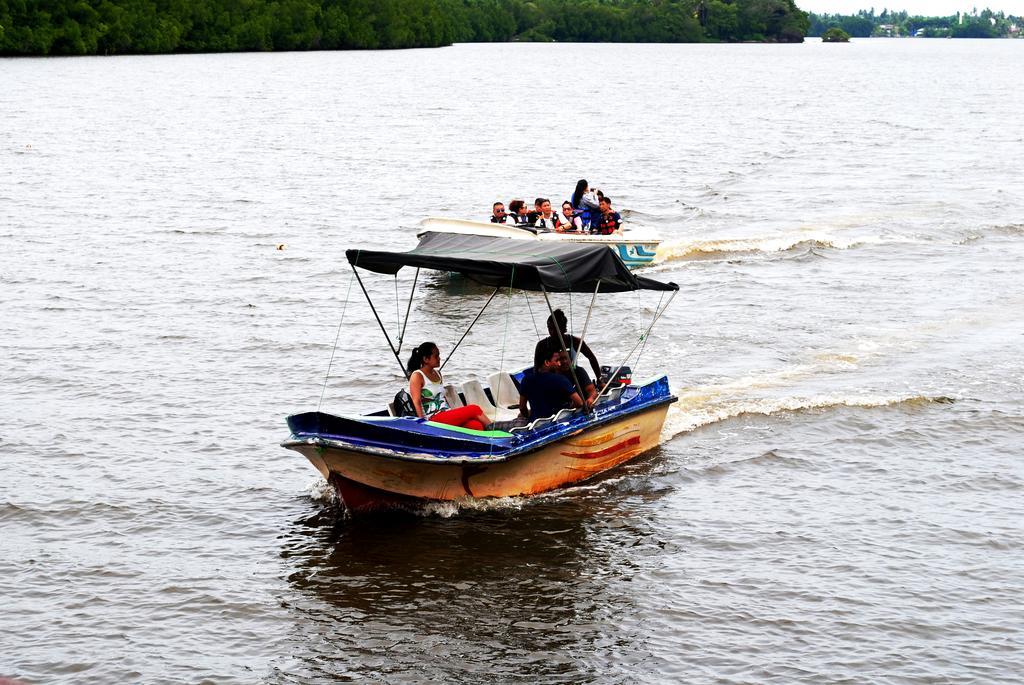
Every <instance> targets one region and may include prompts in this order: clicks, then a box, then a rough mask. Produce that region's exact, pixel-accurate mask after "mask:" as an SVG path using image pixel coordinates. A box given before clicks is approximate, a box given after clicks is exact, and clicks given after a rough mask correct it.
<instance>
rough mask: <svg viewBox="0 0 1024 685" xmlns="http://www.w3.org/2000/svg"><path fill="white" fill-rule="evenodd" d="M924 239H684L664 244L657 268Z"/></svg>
mask: <svg viewBox="0 0 1024 685" xmlns="http://www.w3.org/2000/svg"><path fill="white" fill-rule="evenodd" d="M929 242H931V241H930V240H927V239H925V238H923V237H919V236H909V235H898V234H886V235H859V236H855V235H846V236H844V235H839V234H837V233H835V232H833V231H830V230H821V229H802V230H796V231H789V232H785V233H781V234H777V235H771V236H767V235H760V236H759V235H752V236H739V237H735V238H697V239H695V238H684V239H680V240H670V241H665V242H663V243H662V244H661V245H660V246H659V247H658V256H657V258H656V259H655V263H656V264H662V263H665V262H672V261H680V260H687V259H700V258H704V259H707V258H716V257H717V258H731V257H734V256H738V255H744V254H747V255H750V254H765V255H772V254H779V253H784V252H791V251H808V250H852V249H856V248H862V247H871V246H875V245H893V244H925V243H929Z"/></svg>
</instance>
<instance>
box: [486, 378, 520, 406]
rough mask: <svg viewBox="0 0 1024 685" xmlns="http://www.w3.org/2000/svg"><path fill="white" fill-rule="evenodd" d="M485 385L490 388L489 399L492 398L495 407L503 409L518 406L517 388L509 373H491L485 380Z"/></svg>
mask: <svg viewBox="0 0 1024 685" xmlns="http://www.w3.org/2000/svg"><path fill="white" fill-rule="evenodd" d="M487 384H488V385H489V386H491V397H493V398H494V403H495V404H496V405H498V406H499V407H504V408H505V409H512V408H514V407H518V406H519V386H517V385H516V382H515V379H513V378H512V376H511V375H510V374H509V373H507V372H505V371H499V372H497V373H492V374H491V375H490V376H489V377H488V378H487Z"/></svg>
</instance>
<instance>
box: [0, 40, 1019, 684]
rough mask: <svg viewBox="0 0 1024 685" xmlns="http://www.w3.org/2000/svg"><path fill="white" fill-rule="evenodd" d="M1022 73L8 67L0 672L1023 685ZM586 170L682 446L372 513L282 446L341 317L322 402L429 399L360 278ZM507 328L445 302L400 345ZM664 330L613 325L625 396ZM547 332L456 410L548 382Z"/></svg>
mask: <svg viewBox="0 0 1024 685" xmlns="http://www.w3.org/2000/svg"><path fill="white" fill-rule="evenodd" d="M1021 73H1024V42H1020V41H988V42H984V41H978V42H975V41H967V40H958V41H924V40H917V41H914V40H903V41H885V40H868V41H860V42H855V43H852V44H850V45H822V44H820V43H817V42H808V43H807V44H804V45H795V46H762V45H720V46H693V45H691V46H664V45H646V46H622V45H493V46H482V45H460V46H455V47H452V48H446V49H441V50H429V51H416V50H413V51H403V52H391V53H376V52H367V53H311V54H246V55H201V56H167V57H127V58H96V59H93V58H80V59H46V60H0V306H2V311H3V316H2V317H0V460H2V461H0V531H2V535H0V597H2V610H0V676H2V675H7V676H15V677H18V678H21V679H23V680H25V681H26V682H29V683H36V682H39V683H44V682H45V683H79V682H146V683H186V682H188V683H198V682H210V683H252V682H261V683H321V682H344V681H347V680H359V681H368V682H388V683H393V682H410V683H412V682H416V683H419V682H425V681H430V682H450V681H460V682H494V683H499V682H500V683H505V682H551V683H559V682H561V683H581V682H590V683H627V682H629V683H632V682H645V683H662V682H691V683H751V682H755V683H815V684H817V683H825V682H850V683H854V682H856V683H861V682H885V683H1016V682H1019V680H1020V664H1021V663H1022V661H1024V630H1022V626H1024V608H1022V605H1021V601H1020V597H1021V596H1022V594H1024V571H1022V569H1024V553H1022V549H1024V533H1022V530H1024V517H1022V511H1024V504H1022V502H1024V498H1022V490H1024V467H1022V463H1021V458H1022V451H1021V444H1022V439H1024V413H1022V411H1021V408H1022V400H1024V362H1022V361H1021V355H1020V348H1021V344H1022V343H1024V322H1022V319H1021V316H1020V313H1021V311H1024V287H1022V278H1021V276H1020V265H1021V259H1022V257H1024V218H1022V217H1024V185H1022V183H1021V179H1022V178H1024V156H1022V154H1021V151H1022V149H1024V125H1022V124H1021V118H1020V116H1021V112H1024V90H1022V89H1021V87H1020V74H1021ZM580 177H586V178H588V179H589V180H591V181H592V182H593V184H594V185H597V186H598V187H600V188H603V189H604V190H605V191H606V192H607V193H608V194H609V195H610V196H612V197H613V198H614V200H615V203H616V205H617V206H618V207H619V208H621V209H623V210H625V213H626V214H627V216H628V217H629V220H630V222H631V225H632V226H634V227H635V228H636V229H637V230H642V231H653V232H657V233H658V234H660V236H661V237H662V239H663V240H664V243H663V245H662V250H661V252H660V255H661V256H660V258H659V263H658V264H657V265H655V266H653V267H651V268H649V269H647V270H646V271H645V274H646V275H649V276H652V277H655V278H660V279H665V280H672V281H675V282H676V283H678V284H679V285H680V287H681V292H680V296H679V297H678V298H677V300H676V302H675V304H674V305H673V307H672V308H671V309H670V310H669V313H668V314H667V315H666V318H665V320H664V321H663V322H662V324H661V325H660V326H659V327H658V328H657V329H656V330H655V334H654V335H653V336H652V337H651V339H650V340H648V341H647V343H646V345H645V346H644V348H643V355H642V356H641V358H640V359H639V361H636V360H634V364H633V365H634V368H635V369H636V372H637V373H636V375H637V376H646V375H652V374H654V373H657V372H661V371H664V372H667V373H668V374H669V377H670V379H671V383H672V387H673V388H674V390H675V391H676V393H677V394H678V396H679V398H680V401H679V402H678V403H677V404H676V405H675V406H674V407H673V409H672V411H671V412H670V414H669V418H668V421H667V423H666V427H665V434H664V438H665V441H664V443H663V445H662V446H661V447H660V448H659V449H657V450H655V451H653V452H651V453H648V454H647V455H644V456H643V457H642V458H640V459H639V460H637V461H635V462H633V463H631V464H629V465H627V466H626V467H624V468H620V469H618V470H616V471H614V472H612V473H611V474H608V475H607V476H606V477H604V478H602V479H600V480H598V481H596V482H591V483H588V484H585V485H583V486H580V487H575V488H571V489H568V490H565V491H561V492H557V493H554V494H550V495H546V496H541V497H536V498H532V499H508V500H497V501H476V502H461V503H458V504H456V505H444V506H436V507H428V508H427V509H425V510H423V511H420V512H418V513H417V514H396V515H388V516H376V517H370V518H356V519H350V518H346V517H344V516H342V515H341V514H340V512H339V511H338V510H337V508H336V506H335V504H334V503H333V500H332V498H331V496H330V494H329V492H328V488H327V487H326V486H325V485H324V484H323V483H322V481H318V477H317V474H316V472H315V471H314V470H313V469H312V468H311V467H310V466H309V464H308V463H307V462H306V461H305V460H304V459H303V458H302V457H300V456H298V455H297V454H294V453H292V452H288V451H286V450H284V449H282V448H280V447H279V446H278V443H279V442H280V441H281V440H282V439H283V438H285V437H286V435H287V430H286V427H285V424H284V417H285V416H286V415H287V414H289V413H294V412H297V411H303V410H309V409H312V408H315V407H316V405H317V404H318V402H319V401H320V395H321V390H322V389H323V388H324V379H325V373H326V372H327V368H328V363H329V360H330V359H331V357H332V349H333V347H334V341H335V336H336V335H337V334H338V331H339V329H338V323H339V320H340V319H341V317H342V314H343V313H344V317H345V318H344V326H343V327H342V328H341V331H340V332H341V335H340V337H339V343H338V346H337V350H336V352H335V354H334V362H333V365H332V366H331V372H330V378H329V379H328V381H327V384H326V391H325V392H324V399H323V407H324V409H325V410H327V411H332V412H357V411H367V410H376V409H378V408H380V407H382V406H383V402H385V401H386V400H387V399H388V398H389V396H390V395H393V393H394V391H395V390H397V389H398V387H399V386H400V384H401V376H400V373H399V370H398V366H397V364H396V363H395V360H394V359H393V358H391V357H390V355H389V354H388V353H387V347H386V345H385V343H384V341H383V337H382V336H381V335H380V332H379V331H378V330H377V329H376V326H375V325H374V322H373V317H372V314H371V312H370V310H369V308H368V307H367V306H366V304H365V302H364V301H363V300H362V298H361V295H360V293H359V291H358V287H356V288H354V289H351V288H352V281H351V272H350V270H349V269H348V267H347V264H346V263H345V260H344V250H345V249H346V248H349V247H357V246H386V247H388V248H394V249H403V248H408V247H411V246H412V245H414V244H415V232H416V223H417V222H418V221H419V220H420V219H422V218H423V217H426V216H431V215H448V216H459V217H473V216H484V215H486V213H487V212H488V211H489V206H490V203H491V202H492V201H493V200H495V199H499V198H500V199H502V200H505V201H506V202H507V201H508V200H510V199H512V198H514V197H525V198H526V199H532V198H533V197H535V196H537V195H544V196H547V197H551V198H552V199H554V200H555V201H556V202H557V201H558V200H561V199H563V198H564V197H565V196H566V195H568V193H569V192H570V191H571V190H572V186H573V184H574V183H575V181H576V179H577V178H580ZM279 248H280V249H279ZM410 281H411V277H410V276H409V275H408V274H402V275H401V276H400V278H399V279H398V284H397V285H398V288H399V292H400V294H404V293H405V292H407V289H408V286H409V284H410ZM368 285H369V287H370V288H371V290H372V292H373V295H374V297H375V298H376V299H377V300H378V301H379V302H380V303H381V304H382V312H383V315H384V318H385V321H386V323H387V324H388V326H390V327H391V329H392V331H393V332H394V331H396V330H397V324H396V323H395V319H396V316H397V315H396V313H395V312H394V309H395V288H396V284H395V282H394V281H393V280H391V279H389V278H385V277H378V276H371V277H370V278H369V279H368ZM350 289H351V290H350ZM485 294H486V291H484V290H482V289H479V288H475V287H472V286H470V285H468V284H466V283H465V282H459V281H449V280H447V279H445V278H442V277H439V276H430V277H427V278H426V284H425V287H424V288H422V289H421V291H420V297H419V299H417V301H416V303H415V305H414V311H413V315H412V318H411V323H410V332H409V336H410V338H411V339H413V340H415V341H417V342H418V341H420V340H423V339H432V340H436V341H437V342H438V343H439V345H440V346H441V348H442V352H443V353H445V354H446V353H447V351H449V350H450V349H451V347H452V346H453V344H454V342H455V341H456V340H457V339H458V336H459V335H460V334H461V331H462V326H463V325H464V324H465V323H466V322H468V320H469V319H470V318H471V317H472V316H473V315H475V313H476V311H477V309H478V308H479V307H480V305H481V304H482V301H483V298H484V296H485ZM556 299H557V304H559V305H560V306H563V307H564V308H566V309H567V310H571V315H572V318H573V323H574V324H575V326H576V327H577V329H578V328H579V327H580V326H581V321H582V318H583V316H584V311H585V308H586V305H587V303H588V300H589V298H586V297H578V298H574V299H572V300H571V301H570V299H569V298H568V297H565V296H562V297H559V298H556ZM346 302H348V304H346ZM656 304H657V295H654V297H653V298H652V297H649V296H645V297H642V298H639V299H638V298H637V297H636V296H635V295H621V296H609V297H607V298H605V299H603V300H602V301H601V302H600V303H599V308H598V311H597V312H596V313H595V318H594V319H593V320H592V321H591V324H590V329H589V330H588V339H589V340H590V342H591V344H592V346H593V347H594V348H595V349H596V350H597V351H598V353H599V354H600V356H601V357H602V360H603V361H605V360H607V363H613V362H614V361H617V360H618V358H620V357H621V356H622V355H624V354H625V353H626V352H627V351H628V350H629V349H630V348H631V347H632V346H633V343H634V342H635V341H636V338H637V335H638V330H639V326H640V325H641V324H642V323H643V322H644V321H645V320H646V319H649V317H650V316H651V313H652V312H653V307H654V306H655V305H656ZM541 307H543V303H542V301H541V300H538V299H537V298H536V296H534V297H533V298H531V299H527V298H526V297H525V296H524V295H523V294H522V293H517V294H515V295H514V296H513V297H512V299H511V300H504V299H503V300H501V306H498V307H493V308H492V309H490V310H488V313H487V314H485V316H484V317H483V318H482V319H481V322H480V323H479V324H478V328H477V329H476V330H475V332H474V333H473V334H471V335H470V337H469V338H468V339H467V341H466V343H464V344H463V346H462V348H460V350H459V351H458V353H457V354H456V355H455V356H454V357H453V359H452V360H451V363H450V364H449V365H448V367H446V372H447V373H448V376H449V377H450V378H454V379H461V378H468V377H470V376H472V375H478V374H479V375H484V374H486V373H489V372H490V371H493V370H495V369H497V368H498V366H499V365H502V366H504V367H506V368H518V367H521V366H523V365H525V364H526V363H527V362H528V357H529V354H530V350H532V348H533V342H534V340H535V338H536V329H535V326H537V325H539V326H540V327H541V328H543V321H542V320H541Z"/></svg>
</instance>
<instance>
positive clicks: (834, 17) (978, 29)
mask: <svg viewBox="0 0 1024 685" xmlns="http://www.w3.org/2000/svg"><path fill="white" fill-rule="evenodd" d="M809 18H810V28H809V30H808V31H807V35H808V36H822V35H824V34H825V32H826V31H828V30H829V29H831V28H840V29H842V30H843V31H846V32H847V33H848V34H850V35H851V36H853V37H854V38H867V37H868V36H916V37H923V38H1011V37H1020V36H1021V35H1022V33H1021V31H1022V29H1024V19H1022V18H1021V17H1016V16H1013V15H1007V14H1004V13H1003V12H993V11H992V10H990V9H985V10H982V11H981V12H979V11H978V10H977V9H975V10H974V11H972V12H971V13H970V14H966V13H962V14H954V15H951V16H948V17H924V16H920V15H911V14H909V13H907V12H890V11H889V10H882V12H881V13H879V14H875V10H874V9H871V10H861V11H860V12H858V13H857V14H847V15H844V14H815V13H813V12H811V13H810V15H809Z"/></svg>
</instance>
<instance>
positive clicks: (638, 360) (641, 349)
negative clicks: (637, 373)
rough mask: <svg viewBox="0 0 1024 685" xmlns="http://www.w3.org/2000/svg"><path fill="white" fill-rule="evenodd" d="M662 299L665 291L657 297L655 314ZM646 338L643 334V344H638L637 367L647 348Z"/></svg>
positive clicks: (659, 307)
mask: <svg viewBox="0 0 1024 685" xmlns="http://www.w3.org/2000/svg"><path fill="white" fill-rule="evenodd" d="M664 300H665V293H662V294H661V297H659V298H658V306H657V307H655V308H654V312H655V314H657V312H658V310H659V309H661V303H662V302H663V301H664ZM651 325H652V326H653V325H654V324H653V322H652V324H651ZM647 338H648V336H646V335H645V336H644V342H643V344H642V345H641V346H640V351H639V352H637V353H636V366H637V368H639V367H640V357H642V356H644V350H646V349H647Z"/></svg>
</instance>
